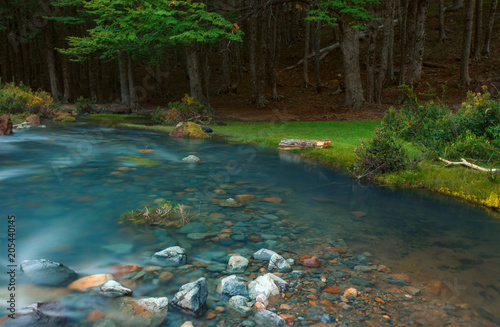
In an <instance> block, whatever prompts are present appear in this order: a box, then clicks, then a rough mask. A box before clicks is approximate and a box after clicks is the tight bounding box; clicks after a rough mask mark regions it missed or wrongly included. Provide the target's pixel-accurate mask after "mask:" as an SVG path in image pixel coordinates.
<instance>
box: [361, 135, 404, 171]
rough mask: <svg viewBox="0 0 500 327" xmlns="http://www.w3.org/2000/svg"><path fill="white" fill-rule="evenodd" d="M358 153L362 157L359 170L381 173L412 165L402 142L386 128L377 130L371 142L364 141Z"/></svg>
mask: <svg viewBox="0 0 500 327" xmlns="http://www.w3.org/2000/svg"><path fill="white" fill-rule="evenodd" d="M355 151H356V153H357V154H358V156H359V157H360V160H359V161H358V163H357V169H358V170H360V171H361V170H362V171H365V172H366V173H367V172H370V171H376V172H379V173H384V172H390V171H397V170H402V169H405V168H406V167H407V166H408V164H409V163H410V159H409V157H408V151H407V150H406V149H405V148H404V147H403V144H402V143H401V140H400V139H398V137H397V136H396V135H395V134H394V133H391V132H390V131H388V130H387V129H384V128H377V129H376V130H375V135H374V137H373V138H372V139H371V140H370V141H367V142H365V141H363V142H362V145H361V147H360V148H357V149H356V150H355Z"/></svg>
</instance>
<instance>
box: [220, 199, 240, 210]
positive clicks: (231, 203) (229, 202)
mask: <svg viewBox="0 0 500 327" xmlns="http://www.w3.org/2000/svg"><path fill="white" fill-rule="evenodd" d="M219 205H220V206H221V207H224V208H239V207H242V206H243V203H241V202H238V201H236V200H235V199H233V198H228V199H226V200H222V201H220V202H219Z"/></svg>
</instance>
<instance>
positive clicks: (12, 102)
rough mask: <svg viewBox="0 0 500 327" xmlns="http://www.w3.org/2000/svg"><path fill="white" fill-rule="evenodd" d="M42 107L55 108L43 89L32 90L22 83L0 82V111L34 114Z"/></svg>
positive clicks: (49, 96)
mask: <svg viewBox="0 0 500 327" xmlns="http://www.w3.org/2000/svg"><path fill="white" fill-rule="evenodd" d="M42 108H51V109H52V108H56V104H55V103H54V100H53V99H52V97H51V95H50V94H49V93H47V92H45V91H37V92H33V91H32V90H31V88H29V87H28V86H25V85H23V84H20V85H16V84H14V83H7V84H4V85H1V84H0V112H6V113H11V114H18V113H22V112H30V113H32V114H36V113H38V112H39V111H40V109H42Z"/></svg>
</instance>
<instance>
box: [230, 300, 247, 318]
mask: <svg viewBox="0 0 500 327" xmlns="http://www.w3.org/2000/svg"><path fill="white" fill-rule="evenodd" d="M227 308H228V310H229V311H230V312H231V313H233V314H235V315H236V316H238V317H240V318H243V317H248V316H249V315H250V314H251V313H252V309H251V308H250V307H248V299H247V298H246V297H244V296H241V295H235V296H233V297H231V298H230V299H229V301H227Z"/></svg>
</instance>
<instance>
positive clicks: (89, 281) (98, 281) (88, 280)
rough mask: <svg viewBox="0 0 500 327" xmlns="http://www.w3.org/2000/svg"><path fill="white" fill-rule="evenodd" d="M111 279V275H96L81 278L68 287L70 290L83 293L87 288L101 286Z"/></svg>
mask: <svg viewBox="0 0 500 327" xmlns="http://www.w3.org/2000/svg"><path fill="white" fill-rule="evenodd" d="M110 279H113V275H111V274H98V275H92V276H87V277H82V278H80V279H78V280H75V281H74V282H73V283H71V284H69V285H68V288H69V289H70V290H77V291H84V290H86V289H87V288H91V287H97V286H101V285H103V284H104V283H106V282H107V281H108V280H110Z"/></svg>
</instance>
